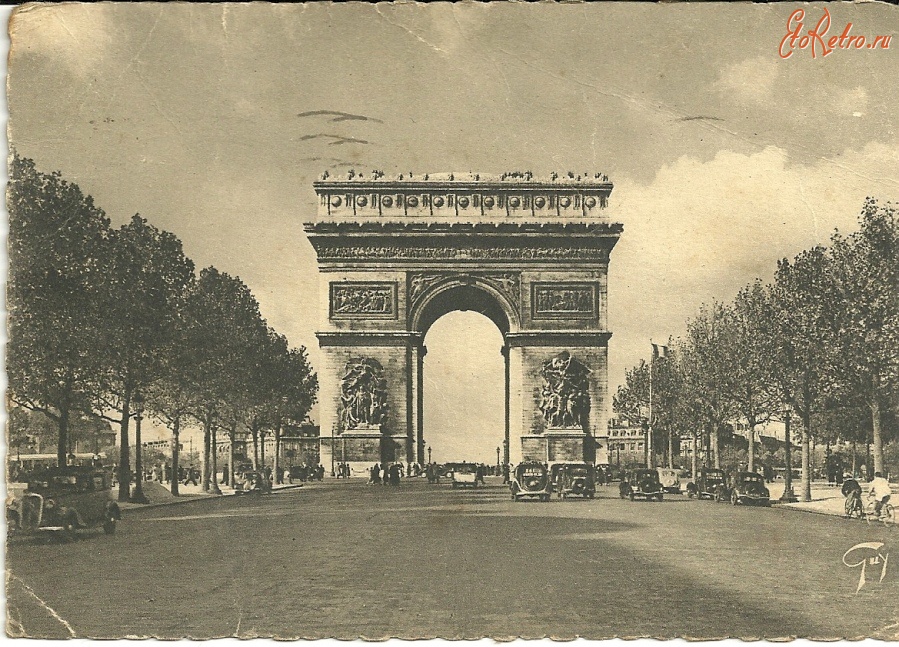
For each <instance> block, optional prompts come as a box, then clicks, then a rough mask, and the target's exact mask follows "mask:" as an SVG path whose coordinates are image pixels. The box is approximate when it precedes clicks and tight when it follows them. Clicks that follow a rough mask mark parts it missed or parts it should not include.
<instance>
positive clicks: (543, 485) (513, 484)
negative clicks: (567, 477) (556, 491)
mask: <svg viewBox="0 0 899 647" xmlns="http://www.w3.org/2000/svg"><path fill="white" fill-rule="evenodd" d="M509 490H510V492H511V495H512V500H513V501H518V500H519V499H522V498H524V497H536V498H538V499H540V500H541V501H549V497H550V495H551V494H552V491H553V488H552V481H551V480H550V478H549V470H548V469H547V467H546V465H544V464H543V463H538V462H537V461H525V462H522V463H519V464H518V466H517V467H516V468H515V470H514V471H513V472H512V478H511V481H510V483H509Z"/></svg>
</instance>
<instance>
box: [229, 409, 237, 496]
mask: <svg viewBox="0 0 899 647" xmlns="http://www.w3.org/2000/svg"><path fill="white" fill-rule="evenodd" d="M228 434H229V436H230V437H231V447H230V448H229V449H228V484H229V485H230V486H231V487H234V474H235V472H234V441H235V438H236V437H237V423H236V422H232V423H231V429H230V430H229V431H228Z"/></svg>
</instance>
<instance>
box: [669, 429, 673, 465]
mask: <svg viewBox="0 0 899 647" xmlns="http://www.w3.org/2000/svg"><path fill="white" fill-rule="evenodd" d="M668 469H670V470H673V469H674V432H673V431H671V430H670V429H669V430H668Z"/></svg>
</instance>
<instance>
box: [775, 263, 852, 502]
mask: <svg viewBox="0 0 899 647" xmlns="http://www.w3.org/2000/svg"><path fill="white" fill-rule="evenodd" d="M831 269H832V268H831V265H830V261H829V259H828V257H827V254H826V250H825V249H824V248H823V247H815V248H813V249H810V250H806V251H804V252H802V253H800V254H799V255H798V256H796V258H795V259H794V260H793V261H792V262H791V261H789V260H787V259H784V260H782V261H780V262H779V263H778V269H777V273H776V275H775V280H774V285H773V286H772V288H771V290H770V298H769V299H768V300H767V303H768V305H767V307H766V311H765V317H763V319H762V321H763V322H764V323H765V326H766V331H765V334H764V337H763V338H764V339H765V340H767V342H768V345H769V354H768V357H770V359H771V364H770V370H771V373H772V375H773V378H774V380H775V382H776V384H777V386H778V390H779V395H780V397H781V399H782V400H783V401H784V402H788V403H790V404H791V405H792V407H793V409H794V410H795V411H796V413H797V414H798V415H799V418H800V419H801V420H802V438H801V447H802V495H801V496H802V500H803V501H810V500H811V469H810V457H811V434H812V432H811V420H812V416H813V415H814V414H815V413H816V412H817V411H818V410H820V408H821V407H822V406H823V402H824V399H825V397H826V394H827V391H828V388H829V383H828V377H827V371H826V367H827V361H828V359H827V352H828V347H829V339H828V337H827V335H826V334H825V333H826V332H827V330H828V317H829V314H830V312H831V310H832V309H833V308H834V307H836V305H835V304H834V303H833V300H832V296H833V290H832V288H831V285H830V281H831V276H832V273H831Z"/></svg>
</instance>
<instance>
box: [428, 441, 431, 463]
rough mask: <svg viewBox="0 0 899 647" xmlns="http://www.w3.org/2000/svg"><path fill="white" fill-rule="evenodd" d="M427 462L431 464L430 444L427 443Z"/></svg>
mask: <svg viewBox="0 0 899 647" xmlns="http://www.w3.org/2000/svg"><path fill="white" fill-rule="evenodd" d="M428 464H429V465H430V464H431V446H430V445H428Z"/></svg>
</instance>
